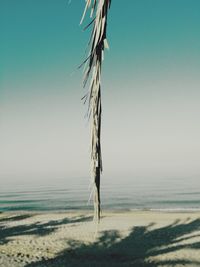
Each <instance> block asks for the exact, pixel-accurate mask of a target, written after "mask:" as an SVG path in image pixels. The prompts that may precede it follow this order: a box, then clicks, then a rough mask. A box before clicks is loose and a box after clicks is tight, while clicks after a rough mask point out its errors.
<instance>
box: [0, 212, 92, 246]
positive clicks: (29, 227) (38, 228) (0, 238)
mask: <svg viewBox="0 0 200 267" xmlns="http://www.w3.org/2000/svg"><path fill="white" fill-rule="evenodd" d="M32 216H34V215H29V214H25V215H16V216H12V217H8V218H2V219H0V245H3V244H6V243H8V242H9V241H10V238H13V237H15V236H21V235H37V236H45V235H48V234H50V233H52V232H53V231H55V230H56V229H57V228H58V227H59V226H61V225H64V224H73V223H79V222H86V221H90V220H92V217H91V216H75V217H72V218H64V219H62V220H52V221H48V222H45V223H41V222H35V223H32V224H19V225H18V224H17V225H14V226H9V225H7V223H8V222H18V221H21V220H25V219H27V218H29V217H32Z"/></svg>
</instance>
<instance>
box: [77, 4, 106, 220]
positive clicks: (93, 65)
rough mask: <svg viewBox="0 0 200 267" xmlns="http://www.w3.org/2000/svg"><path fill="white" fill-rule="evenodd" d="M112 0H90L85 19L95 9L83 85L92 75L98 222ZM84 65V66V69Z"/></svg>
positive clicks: (90, 103) (87, 98)
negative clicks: (104, 78)
mask: <svg viewBox="0 0 200 267" xmlns="http://www.w3.org/2000/svg"><path fill="white" fill-rule="evenodd" d="M110 5H111V0H86V5H85V9H84V12H83V16H82V19H81V23H82V22H83V20H84V17H85V14H86V12H87V10H88V9H91V13H90V17H91V19H92V20H91V22H90V23H89V24H88V25H87V26H86V27H85V29H87V28H88V27H89V26H91V25H92V26H93V28H92V32H91V37H90V41H89V55H88V57H87V58H86V60H85V61H84V62H83V64H82V65H85V66H86V69H85V72H84V79H83V85H84V87H85V85H86V84H87V81H88V78H89V77H90V75H91V82H90V85H89V91H88V93H87V94H86V95H85V96H84V97H83V99H84V100H85V101H88V114H91V175H92V180H93V183H94V193H93V196H94V219H96V220H98V221H99V219H100V211H101V205H100V176H101V172H102V157H101V66H102V60H103V53H104V49H105V48H108V43H107V40H106V28H107V15H108V10H109V8H110ZM82 65H81V66H82Z"/></svg>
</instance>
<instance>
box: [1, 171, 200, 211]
mask: <svg viewBox="0 0 200 267" xmlns="http://www.w3.org/2000/svg"><path fill="white" fill-rule="evenodd" d="M101 205H102V209H103V210H110V211H122V210H123V211H128V210H158V211H172V212H173V211H182V212H184V211H187V212H188V211H200V179H199V177H198V176H195V177H172V176H170V177H155V178H154V177H148V176H146V177H139V176H124V177H123V176H120V175H117V176H112V177H111V176H109V177H102V181H101ZM92 208H93V203H92V184H91V182H90V178H89V177H73V178H72V177H71V178H69V177H64V176H63V177H57V178H56V177H54V178H52V177H51V179H48V177H46V178H45V179H42V177H41V179H38V177H37V178H36V179H33V178H31V179H29V178H28V177H27V179H22V180H20V179H18V180H16V179H13V181H12V180H11V179H10V180H9V179H7V180H6V179H4V180H3V179H2V181H1V187H0V211H1V212H3V211H54V212H55V211H56V212H57V211H58V212H60V211H75V210H90V209H92Z"/></svg>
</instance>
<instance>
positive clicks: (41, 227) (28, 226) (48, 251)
mask: <svg viewBox="0 0 200 267" xmlns="http://www.w3.org/2000/svg"><path fill="white" fill-rule="evenodd" d="M0 266H1V267H22V266H23V267H44V266H51V267H53V266H55V267H66V266H137V267H139V266H145V267H149V266H153V267H157V266H177V267H178V266H200V213H199V212H193V213H189V212H187V213H166V212H165V213H164V212H151V211H137V212H104V213H103V214H102V220H101V222H100V224H99V226H98V229H97V227H96V225H95V223H94V222H93V220H92V214H90V213H88V212H71V213H31V212H16V213H14V212H12V213H11V212H5V213H1V214H0Z"/></svg>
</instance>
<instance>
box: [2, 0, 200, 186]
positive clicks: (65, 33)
mask: <svg viewBox="0 0 200 267" xmlns="http://www.w3.org/2000/svg"><path fill="white" fill-rule="evenodd" d="M83 8H84V1H78V0H74V1H71V4H68V1H64V0H61V1H53V0H49V1H48V5H47V2H46V1H44V0H40V1H39V0H35V1H31V0H26V1H25V0H18V1H14V0H2V1H1V3H0V31H1V43H0V58H1V62H0V181H1V183H4V182H6V183H7V182H8V183H9V182H10V183H12V182H14V181H18V180H20V179H22V180H24V181H25V180H26V181H32V180H35V179H37V180H39V181H46V180H49V179H52V180H56V179H58V178H59V177H62V178H65V179H71V178H77V179H78V177H86V179H88V181H89V176H90V149H89V146H90V136H89V134H90V128H89V124H88V121H87V118H84V115H85V113H86V110H87V106H86V105H85V106H84V105H83V102H82V101H81V97H82V96H83V95H84V93H85V92H86V90H87V88H85V89H83V88H82V85H81V82H82V70H78V69H77V67H78V65H79V64H80V63H81V62H82V61H83V59H84V57H85V54H84V51H85V48H86V44H87V41H88V38H89V32H88V31H87V32H83V31H82V29H83V26H84V25H85V24H86V22H85V24H84V25H83V26H79V22H80V19H81V15H82V11H83ZM199 10H200V2H199V1H197V0H196V1H195V0H190V1H189V0H182V1H180V0H173V1H172V0H170V1H157V0H156V1H153V0H150V1H145V0H136V1H126V4H125V5H123V6H122V5H121V1H113V3H112V7H111V10H110V13H109V23H108V42H109V46H110V49H109V51H106V53H105V60H104V62H103V63H104V64H103V73H102V94H103V95H102V97H103V100H102V108H103V114H102V154H103V168H104V172H103V179H104V177H105V179H107V178H108V179H110V180H112V181H113V182H114V179H121V180H123V179H124V178H125V177H129V178H130V179H131V177H133V178H134V177H143V178H145V179H148V181H150V180H151V179H154V178H156V179H157V180H159V179H163V178H168V179H174V178H178V179H179V178H180V179H182V178H183V177H184V178H185V179H188V180H190V179H191V181H192V179H197V180H198V179H199V178H200V177H199V176H200V164H199V161H200V90H199V89H200V52H199V51H200V32H199V28H200V16H199ZM87 177H88V178H87Z"/></svg>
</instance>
